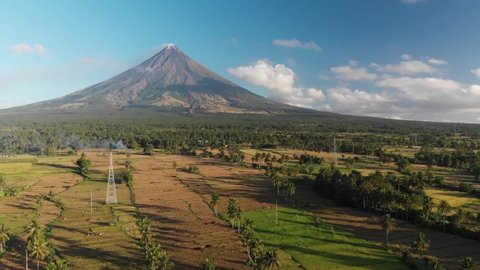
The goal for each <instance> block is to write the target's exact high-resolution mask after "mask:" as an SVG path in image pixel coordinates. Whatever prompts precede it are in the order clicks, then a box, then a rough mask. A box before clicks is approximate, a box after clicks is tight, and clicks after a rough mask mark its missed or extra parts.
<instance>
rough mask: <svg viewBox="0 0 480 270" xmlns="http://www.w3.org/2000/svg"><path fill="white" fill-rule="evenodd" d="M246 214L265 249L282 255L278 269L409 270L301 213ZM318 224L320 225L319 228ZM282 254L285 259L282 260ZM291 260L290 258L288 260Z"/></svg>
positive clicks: (387, 254) (284, 210)
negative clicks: (277, 217) (275, 221)
mask: <svg viewBox="0 0 480 270" xmlns="http://www.w3.org/2000/svg"><path fill="white" fill-rule="evenodd" d="M278 214H279V224H278V225H274V224H273V220H274V219H275V211H274V210H260V211H253V212H246V213H245V214H244V216H245V218H248V219H251V220H253V222H254V224H255V226H254V228H255V231H256V232H257V233H258V235H259V237H260V239H261V240H262V241H263V243H264V244H265V247H266V248H271V249H273V250H277V253H279V252H280V253H283V254H284V256H280V255H279V257H280V262H279V263H280V264H281V265H282V269H299V268H298V264H300V265H302V266H303V267H305V268H307V269H318V268H319V267H320V268H322V269H323V268H324V269H342V268H343V269H346V268H348V269H409V268H408V267H407V266H406V265H404V264H403V263H402V261H401V260H400V258H398V257H397V256H396V255H394V254H392V253H390V252H388V251H386V250H384V249H382V248H381V247H380V246H377V245H375V244H373V243H370V242H368V241H365V240H361V239H358V238H356V237H354V236H353V235H351V234H349V233H347V232H344V231H341V230H339V229H337V228H333V227H332V226H330V225H328V224H326V223H323V222H321V223H320V221H319V220H317V222H315V220H316V219H315V218H314V217H312V216H311V215H310V214H308V213H307V212H304V211H300V210H295V209H292V208H280V210H279V212H278ZM319 223H320V224H319ZM285 253H286V256H285ZM290 256H291V258H290Z"/></svg>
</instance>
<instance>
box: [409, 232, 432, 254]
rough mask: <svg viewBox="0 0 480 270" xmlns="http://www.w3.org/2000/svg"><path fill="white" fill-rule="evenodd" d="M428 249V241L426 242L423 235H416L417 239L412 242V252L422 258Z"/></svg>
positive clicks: (420, 233)
mask: <svg viewBox="0 0 480 270" xmlns="http://www.w3.org/2000/svg"><path fill="white" fill-rule="evenodd" d="M429 248H430V241H429V240H427V237H425V234H423V233H422V232H419V233H418V235H417V239H415V240H414V241H413V245H412V250H413V251H415V252H417V253H418V254H420V255H422V256H423V255H424V254H425V253H427V251H428V249H429Z"/></svg>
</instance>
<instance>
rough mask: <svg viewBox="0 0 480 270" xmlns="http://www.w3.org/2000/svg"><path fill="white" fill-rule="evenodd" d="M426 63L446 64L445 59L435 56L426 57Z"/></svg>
mask: <svg viewBox="0 0 480 270" xmlns="http://www.w3.org/2000/svg"><path fill="white" fill-rule="evenodd" d="M428 63H430V64H432V65H437V66H441V65H446V64H448V62H447V61H445V60H441V59H437V58H432V57H428Z"/></svg>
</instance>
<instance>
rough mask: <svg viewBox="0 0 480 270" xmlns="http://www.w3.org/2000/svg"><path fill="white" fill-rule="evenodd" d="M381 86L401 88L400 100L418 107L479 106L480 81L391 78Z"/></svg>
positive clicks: (451, 108) (398, 89)
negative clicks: (476, 82)
mask: <svg viewBox="0 0 480 270" xmlns="http://www.w3.org/2000/svg"><path fill="white" fill-rule="evenodd" d="M376 85H377V86H379V87H383V88H390V89H394V90H397V93H396V94H395V95H396V102H397V103H398V104H399V105H403V107H410V108H412V109H413V110H416V111H436V112H447V111H452V110H453V111H455V110H457V111H458V110H466V109H473V110H478V103H479V102H480V85H468V84H461V83H459V82H456V81H453V80H448V79H439V78H430V77H426V78H411V77H399V78H388V79H384V80H381V81H378V82H377V83H376Z"/></svg>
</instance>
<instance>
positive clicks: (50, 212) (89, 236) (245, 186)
mask: <svg viewBox="0 0 480 270" xmlns="http://www.w3.org/2000/svg"><path fill="white" fill-rule="evenodd" d="M292 151H293V150H266V152H271V153H274V154H277V155H280V154H282V153H287V154H289V155H293V153H294V152H295V153H296V154H301V153H304V151H296V150H295V151H294V152H292ZM245 152H246V155H247V157H246V160H247V161H249V156H251V155H254V154H255V152H256V150H249V151H245ZM86 154H87V157H88V158H89V159H90V160H91V161H92V167H91V169H90V170H91V173H90V179H88V180H82V177H80V176H79V175H77V174H76V173H75V171H74V169H75V167H74V163H73V162H74V161H75V160H76V159H77V158H78V156H61V157H53V158H44V157H40V158H37V157H33V156H22V157H15V158H12V159H11V160H9V159H2V160H1V161H0V168H1V170H0V172H2V173H3V172H4V173H6V175H7V181H8V183H9V185H15V186H18V187H23V188H24V190H23V191H21V192H20V193H19V194H18V196H16V197H8V198H1V199H0V210H1V212H0V218H1V219H0V223H6V224H7V227H8V228H9V230H10V231H11V232H12V233H13V234H14V235H16V236H17V237H19V239H24V232H23V231H24V227H25V225H26V224H27V223H28V222H29V221H30V220H31V219H32V218H33V215H34V214H33V211H34V208H35V203H36V198H37V196H38V195H42V194H43V195H47V194H49V193H51V194H53V195H54V198H55V199H57V200H59V201H61V202H62V203H63V205H64V206H65V211H64V212H63V213H62V215H61V216H60V209H59V208H58V207H57V206H55V205H54V204H53V203H51V202H48V201H46V202H45V203H44V206H43V207H42V209H41V212H40V221H41V223H42V225H43V226H45V225H47V224H49V226H50V227H51V228H52V230H51V234H50V235H49V242H50V243H51V244H52V246H53V247H54V248H55V249H56V250H57V251H58V253H59V254H60V255H61V256H63V257H64V258H66V259H67V260H68V261H69V265H70V269H85V268H86V267H88V269H98V270H102V269H139V268H142V267H144V265H145V264H146V261H145V259H144V254H143V251H142V249H141V247H140V246H139V245H138V238H139V231H138V227H137V225H136V221H137V220H138V217H139V215H141V216H147V217H149V218H150V219H151V220H152V221H153V225H152V233H153V236H154V239H155V240H156V241H158V242H159V243H160V244H161V245H162V247H163V248H164V249H165V250H166V251H167V252H168V253H169V254H170V255H171V258H172V260H173V261H174V262H175V265H176V268H175V269H200V265H201V263H202V262H203V261H204V260H205V259H206V258H210V259H213V260H214V261H215V263H216V264H217V266H218V267H219V268H220V269H248V268H249V267H247V266H246V264H245V262H246V261H247V254H246V249H245V246H244V244H243V243H242V241H241V238H240V237H239V235H238V234H237V233H236V232H235V231H233V230H232V229H231V227H230V226H229V225H228V224H227V223H226V222H224V221H222V220H221V219H220V218H218V217H216V216H215V215H214V214H213V213H212V210H211V209H210V208H209V206H208V204H207V203H208V202H209V201H210V196H211V194H212V193H214V192H217V193H218V194H219V195H220V197H221V199H220V204H219V212H221V213H222V212H223V213H224V212H226V207H227V201H228V198H229V197H235V198H237V199H238V201H239V205H240V206H241V207H242V209H243V210H244V211H246V212H247V211H248V212H251V211H253V212H255V211H271V210H272V209H274V202H275V197H274V193H273V191H272V186H271V183H270V180H269V179H268V178H267V177H266V176H265V175H264V172H263V171H262V170H257V169H253V168H250V167H249V166H246V167H242V166H239V165H232V164H230V163H227V162H223V161H220V160H218V159H214V158H199V157H188V156H178V155H168V154H164V153H156V154H155V155H153V156H146V155H142V154H134V153H132V154H131V156H130V157H129V158H130V159H131V160H132V166H133V171H134V178H135V180H134V188H133V190H134V193H135V197H136V205H133V204H132V203H131V200H130V196H129V191H128V189H127V187H126V186H125V185H124V184H117V194H118V199H119V203H118V204H116V205H105V203H104V201H105V195H106V185H107V183H106V176H107V172H108V156H107V153H106V152H105V151H89V152H87V153H86ZM309 154H314V155H318V156H321V157H324V158H325V159H326V161H327V162H328V161H329V160H331V161H333V155H332V153H326V152H321V153H314V152H309ZM338 156H341V155H338ZM338 156H337V157H338ZM114 160H115V171H116V173H117V174H118V173H119V172H121V171H122V170H123V168H124V163H125V161H126V160H127V156H126V155H125V153H123V152H116V153H115V154H114ZM188 166H196V167H197V168H198V170H199V173H198V174H192V173H188V172H186V171H184V170H183V168H185V167H188ZM339 166H340V167H344V164H343V163H342V162H341V161H340V162H339ZM356 166H357V168H358V169H359V170H361V171H362V172H363V173H364V174H368V173H371V172H373V171H375V170H377V169H378V170H382V171H383V172H386V171H394V164H390V166H386V165H384V166H380V165H379V164H378V163H376V162H375V160H371V161H368V160H367V161H366V162H362V163H360V164H357V165H356ZM434 170H436V168H434ZM439 171H440V170H439ZM440 172H441V171H440ZM443 172H444V173H449V172H448V171H443ZM90 192H93V201H94V207H93V211H92V212H90V205H89V203H90ZM428 192H430V193H431V194H432V197H434V198H435V199H440V198H443V199H448V200H449V201H454V202H455V203H452V204H454V206H457V205H459V206H460V205H462V206H465V207H466V206H472V204H474V203H475V200H474V198H470V197H468V196H466V197H465V196H460V195H462V194H457V193H455V192H450V191H440V190H429V191H428ZM447 193H448V194H447ZM441 196H443V197H441ZM294 198H295V200H296V201H297V202H303V203H305V205H308V207H307V208H304V210H306V211H308V213H310V214H314V215H317V216H318V217H320V218H321V219H322V220H323V221H325V222H327V223H328V224H330V225H333V226H335V227H338V228H339V230H344V231H345V232H347V233H349V234H351V235H352V236H351V237H352V240H348V241H347V240H345V241H346V243H348V242H349V241H353V242H352V243H355V241H357V240H354V238H355V239H356V238H360V239H365V240H367V242H368V241H373V242H374V243H380V242H382V241H383V240H384V233H383V232H382V231H381V227H380V225H379V224H380V218H381V217H380V216H378V215H376V214H374V213H367V212H363V211H358V210H354V209H350V208H345V207H339V206H335V205H333V204H331V203H330V202H328V201H325V200H324V199H322V198H320V197H318V196H317V195H316V194H315V193H314V192H313V191H312V188H311V186H310V184H309V183H308V182H303V184H302V183H299V184H298V185H297V193H296V194H295V196H294ZM455 200H456V201H455ZM280 204H282V205H284V206H286V205H285V203H284V202H283V201H280ZM253 212H252V213H253ZM398 224H399V230H398V231H395V232H394V233H392V236H391V241H392V242H393V243H395V244H408V243H410V242H411V241H412V240H413V238H414V237H415V235H416V233H417V232H418V231H423V232H425V233H426V234H427V237H428V238H429V239H430V240H431V241H432V249H431V254H433V255H435V256H439V257H441V259H442V261H443V262H444V263H445V264H446V265H447V266H450V265H453V264H452V263H454V262H456V261H457V260H458V259H460V258H461V257H464V256H472V257H474V258H475V259H477V260H479V259H480V244H479V242H478V241H474V240H469V239H466V238H462V237H458V236H455V235H451V234H445V233H442V232H438V231H431V230H426V229H422V228H420V227H418V226H414V225H411V224H408V223H405V222H401V221H398ZM330 225H329V226H330ZM345 237H347V236H345ZM362 241H363V240H362ZM368 243H372V242H368ZM343 244H345V243H343ZM333 247H335V245H334V246H333ZM372 247H373V246H372ZM368 252H370V251H368ZM368 252H367V253H366V254H365V256H367V257H368V256H370V255H368ZM378 254H381V253H378ZM378 254H377V255H375V256H379V255H378ZM280 256H281V257H282V260H283V261H284V262H285V265H295V264H296V265H298V262H295V261H294V260H293V257H292V255H291V254H290V253H288V252H285V251H282V252H280ZM295 256H297V257H298V256H300V257H301V254H296V255H295ZM372 256H373V255H372ZM313 257H315V256H313ZM319 258H320V257H319ZM23 260H24V257H23V247H22V242H19V243H18V244H16V245H15V247H14V248H13V249H11V250H10V252H8V253H7V254H6V255H5V257H4V258H3V259H1V260H0V268H1V267H3V268H2V269H22V267H23ZM309 263H312V262H311V261H310V262H309ZM313 263H314V262H313ZM292 269H294V268H292ZM366 269H369V268H368V267H367V268H366Z"/></svg>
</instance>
